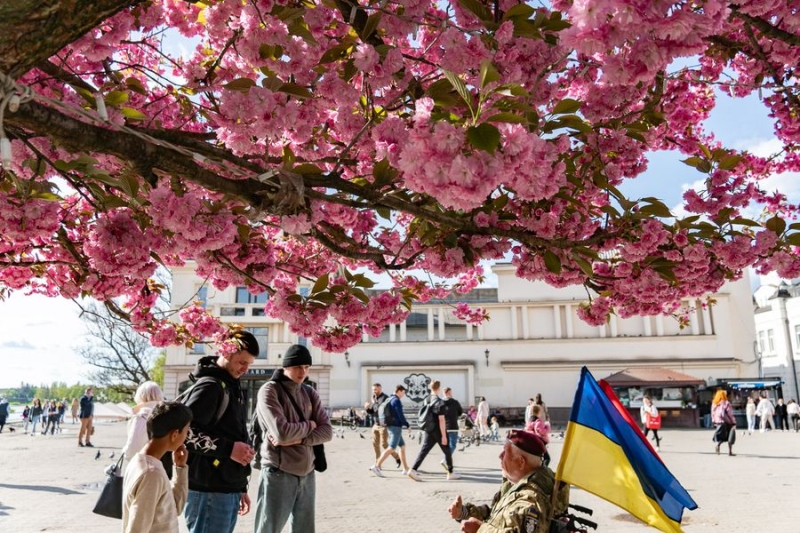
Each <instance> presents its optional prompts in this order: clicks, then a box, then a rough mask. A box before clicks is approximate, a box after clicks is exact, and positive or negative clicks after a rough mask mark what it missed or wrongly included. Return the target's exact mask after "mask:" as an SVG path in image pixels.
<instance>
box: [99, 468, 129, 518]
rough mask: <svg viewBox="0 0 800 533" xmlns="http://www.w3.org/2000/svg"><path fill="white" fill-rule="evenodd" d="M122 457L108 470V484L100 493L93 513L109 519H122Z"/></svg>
mask: <svg viewBox="0 0 800 533" xmlns="http://www.w3.org/2000/svg"><path fill="white" fill-rule="evenodd" d="M124 458H125V456H124V455H122V456H121V457H120V458H119V461H117V464H115V465H111V466H110V467H109V468H108V469H107V470H106V474H108V476H107V477H106V484H105V485H103V490H101V491H100V497H99V498H98V499H97V503H96V504H95V505H94V509H93V510H92V512H93V513H96V514H99V515H103V516H107V517H109V518H119V519H122V460H123V459H124Z"/></svg>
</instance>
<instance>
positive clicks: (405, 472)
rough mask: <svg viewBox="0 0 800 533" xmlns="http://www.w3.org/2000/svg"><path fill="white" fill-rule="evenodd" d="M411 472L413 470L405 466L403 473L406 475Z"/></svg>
mask: <svg viewBox="0 0 800 533" xmlns="http://www.w3.org/2000/svg"><path fill="white" fill-rule="evenodd" d="M409 472H411V470H406V469H405V468H404V469H403V475H404V476H407V475H408V473H409Z"/></svg>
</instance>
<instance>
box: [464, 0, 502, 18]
mask: <svg viewBox="0 0 800 533" xmlns="http://www.w3.org/2000/svg"><path fill="white" fill-rule="evenodd" d="M458 3H459V4H461V6H462V7H464V9H466V10H467V11H469V12H471V13H472V14H473V15H475V16H476V17H478V19H480V20H481V21H482V22H492V21H493V20H494V17H493V16H492V12H491V11H490V10H489V8H488V7H486V6H485V5H483V4H482V3H481V2H479V1H478V0H458Z"/></svg>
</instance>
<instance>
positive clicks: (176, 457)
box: [172, 444, 189, 466]
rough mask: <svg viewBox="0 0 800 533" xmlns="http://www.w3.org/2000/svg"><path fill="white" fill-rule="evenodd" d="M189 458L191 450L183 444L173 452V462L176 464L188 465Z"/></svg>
mask: <svg viewBox="0 0 800 533" xmlns="http://www.w3.org/2000/svg"><path fill="white" fill-rule="evenodd" d="M188 458H189V452H188V450H186V446H184V445H183V444H181V446H180V448H178V449H177V450H175V451H174V452H172V462H173V463H174V464H175V466H186V460H187V459H188Z"/></svg>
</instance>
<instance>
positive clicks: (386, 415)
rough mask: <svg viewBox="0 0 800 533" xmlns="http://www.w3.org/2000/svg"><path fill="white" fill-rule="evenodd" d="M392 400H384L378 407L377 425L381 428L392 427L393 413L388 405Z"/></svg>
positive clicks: (390, 398) (390, 397)
mask: <svg viewBox="0 0 800 533" xmlns="http://www.w3.org/2000/svg"><path fill="white" fill-rule="evenodd" d="M391 400H392V396H389V397H388V398H386V399H385V400H384V401H383V402H381V404H380V405H378V409H377V411H378V424H379V425H381V426H384V427H386V426H392V425H394V422H395V420H394V413H393V412H392V408H391V406H390V405H389V402H390V401H391Z"/></svg>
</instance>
